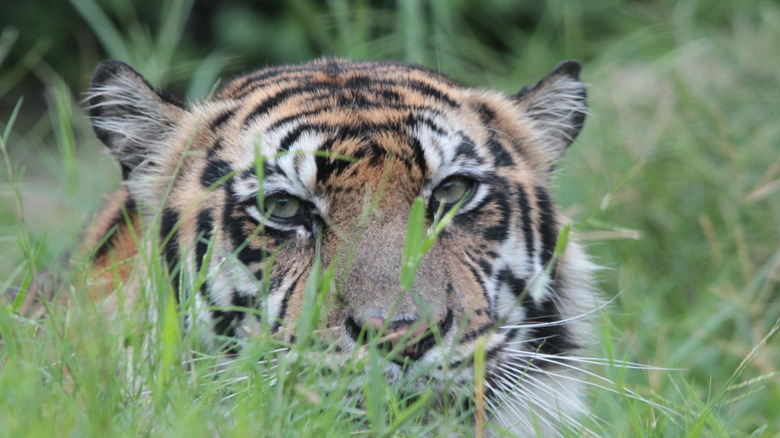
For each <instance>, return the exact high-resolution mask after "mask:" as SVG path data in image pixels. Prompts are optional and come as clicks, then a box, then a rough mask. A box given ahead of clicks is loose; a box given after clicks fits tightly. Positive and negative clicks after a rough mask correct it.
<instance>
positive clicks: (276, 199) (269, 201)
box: [265, 195, 303, 219]
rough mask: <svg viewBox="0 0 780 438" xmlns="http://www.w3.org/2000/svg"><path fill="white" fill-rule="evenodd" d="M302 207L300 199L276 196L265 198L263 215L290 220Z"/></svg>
mask: <svg viewBox="0 0 780 438" xmlns="http://www.w3.org/2000/svg"><path fill="white" fill-rule="evenodd" d="M302 207H303V202H301V200H300V199H298V198H296V197H294V196H290V195H276V196H269V197H268V198H265V213H266V216H268V215H270V216H272V217H275V218H277V219H290V218H293V217H295V216H297V215H298V213H300V212H301V208H302Z"/></svg>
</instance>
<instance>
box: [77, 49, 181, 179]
mask: <svg viewBox="0 0 780 438" xmlns="http://www.w3.org/2000/svg"><path fill="white" fill-rule="evenodd" d="M88 100H89V116H90V118H91V119H92V127H93V128H94V130H95V134H97V137H98V138H99V139H100V141H102V142H103V144H105V145H106V146H107V147H108V149H109V150H110V151H111V154H112V155H113V156H114V157H116V159H117V160H118V161H119V164H120V165H121V166H122V176H123V177H124V179H128V177H129V175H130V174H131V172H133V171H134V170H135V169H136V168H138V167H141V166H143V165H144V164H145V163H147V162H149V161H153V160H154V155H155V154H156V153H159V152H160V151H159V147H160V146H161V144H163V143H164V140H165V139H166V138H167V136H168V134H169V133H170V132H171V131H172V130H173V127H174V126H175V122H176V121H177V120H178V119H180V118H181V117H182V115H183V114H184V112H185V111H186V110H185V109H184V107H183V106H182V105H181V103H179V102H178V101H176V100H175V99H172V98H171V97H169V96H167V95H165V94H163V93H161V92H159V91H156V90H155V89H154V88H152V86H151V85H149V82H147V81H146V79H144V77H143V76H141V75H140V74H139V73H138V72H136V71H135V70H133V69H132V68H131V67H130V66H129V65H127V64H125V63H123V62H120V61H105V62H102V63H100V64H99V65H98V66H97V68H96V69H95V73H94V74H93V75H92V85H91V87H90V91H89V94H88ZM155 149H157V150H155Z"/></svg>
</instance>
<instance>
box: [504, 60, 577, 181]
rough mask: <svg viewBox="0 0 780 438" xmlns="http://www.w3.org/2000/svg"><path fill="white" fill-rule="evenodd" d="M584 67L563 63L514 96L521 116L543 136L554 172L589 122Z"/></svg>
mask: <svg viewBox="0 0 780 438" xmlns="http://www.w3.org/2000/svg"><path fill="white" fill-rule="evenodd" d="M581 68H582V66H581V65H580V63H579V62H577V61H563V62H562V63H560V64H558V65H557V66H556V67H555V68H554V69H553V70H552V71H551V72H550V73H548V74H547V76H545V77H544V78H543V79H542V80H541V81H539V82H537V83H536V84H534V85H528V86H526V87H524V88H523V89H522V90H520V91H519V92H517V93H516V94H514V95H512V96H511V99H512V101H513V102H514V103H515V105H516V106H517V107H518V108H519V110H520V111H521V113H522V114H523V115H524V116H525V117H527V118H528V119H529V120H530V121H531V122H532V124H533V126H532V128H533V131H534V132H535V133H537V135H538V136H539V137H540V140H541V145H540V146H541V147H542V148H543V149H544V152H545V155H546V156H547V160H545V161H549V162H548V163H545V164H547V165H548V166H549V168H550V169H551V168H552V166H553V165H554V162H555V161H556V160H557V159H558V158H560V157H561V156H562V155H563V153H564V152H566V149H567V148H568V147H569V145H570V144H571V143H572V142H573V141H574V139H575V138H577V135H578V134H579V133H580V130H581V129H582V125H583V124H584V123H585V115H586V114H587V112H588V103H587V93H586V90H585V83H584V82H582V81H581V80H580V69H581Z"/></svg>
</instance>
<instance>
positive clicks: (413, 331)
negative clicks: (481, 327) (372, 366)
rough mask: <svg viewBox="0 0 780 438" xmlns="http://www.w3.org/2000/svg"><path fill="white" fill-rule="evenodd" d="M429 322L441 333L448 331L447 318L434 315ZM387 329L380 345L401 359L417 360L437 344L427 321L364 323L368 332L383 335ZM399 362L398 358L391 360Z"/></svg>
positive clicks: (373, 318)
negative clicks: (444, 324) (445, 325)
mask: <svg viewBox="0 0 780 438" xmlns="http://www.w3.org/2000/svg"><path fill="white" fill-rule="evenodd" d="M429 320H430V321H431V322H432V323H433V324H434V325H435V326H438V327H439V329H440V333H443V332H444V330H446V327H444V326H443V322H444V321H445V317H444V316H442V315H440V314H438V313H434V314H433V315H432V317H431V318H429ZM385 327H387V331H386V332H385V334H384V336H382V337H381V338H379V339H377V341H378V345H379V346H380V347H381V348H384V349H385V350H386V351H388V352H389V351H393V352H395V353H397V355H399V356H401V357H400V359H403V358H409V359H412V360H417V359H419V358H421V357H422V356H423V355H425V353H426V352H428V350H430V349H431V348H432V347H433V346H434V345H435V344H436V339H435V337H434V332H433V331H432V330H431V326H430V325H429V324H428V322H427V321H425V320H420V319H399V320H395V321H391V322H390V323H389V324H387V323H386V320H385V319H383V318H378V317H370V318H367V319H366V320H365V321H363V328H365V329H368V331H373V332H375V333H376V332H378V333H381V332H382V330H383V329H385ZM391 359H392V360H393V361H395V362H398V360H397V359H399V358H398V357H394V358H391Z"/></svg>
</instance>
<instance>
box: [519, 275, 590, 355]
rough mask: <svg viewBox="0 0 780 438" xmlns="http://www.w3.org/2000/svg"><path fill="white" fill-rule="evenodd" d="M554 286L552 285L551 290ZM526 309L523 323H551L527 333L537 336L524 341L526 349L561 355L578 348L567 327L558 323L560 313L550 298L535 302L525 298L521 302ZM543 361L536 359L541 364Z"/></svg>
mask: <svg viewBox="0 0 780 438" xmlns="http://www.w3.org/2000/svg"><path fill="white" fill-rule="evenodd" d="M554 289H555V286H554V285H553V290H554ZM523 307H525V310H526V319H525V323H528V324H544V323H550V324H551V325H547V326H542V327H534V328H533V329H531V330H530V333H529V334H528V336H529V338H531V339H533V338H539V339H537V340H534V341H528V342H526V343H524V344H523V345H524V347H525V349H526V350H528V351H538V352H539V353H542V354H551V355H552V354H554V355H561V354H565V353H567V352H569V351H571V350H575V349H577V348H578V346H577V344H575V343H574V342H573V341H572V339H571V338H570V336H569V329H568V327H567V325H566V324H562V323H560V321H561V314H560V312H559V311H558V307H557V305H556V304H555V301H553V300H552V299H547V300H544V301H542V302H540V303H535V302H534V300H533V299H530V298H529V299H527V300H525V301H524V302H523ZM544 362H545V361H538V362H537V364H538V365H541V364H542V363H544Z"/></svg>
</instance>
